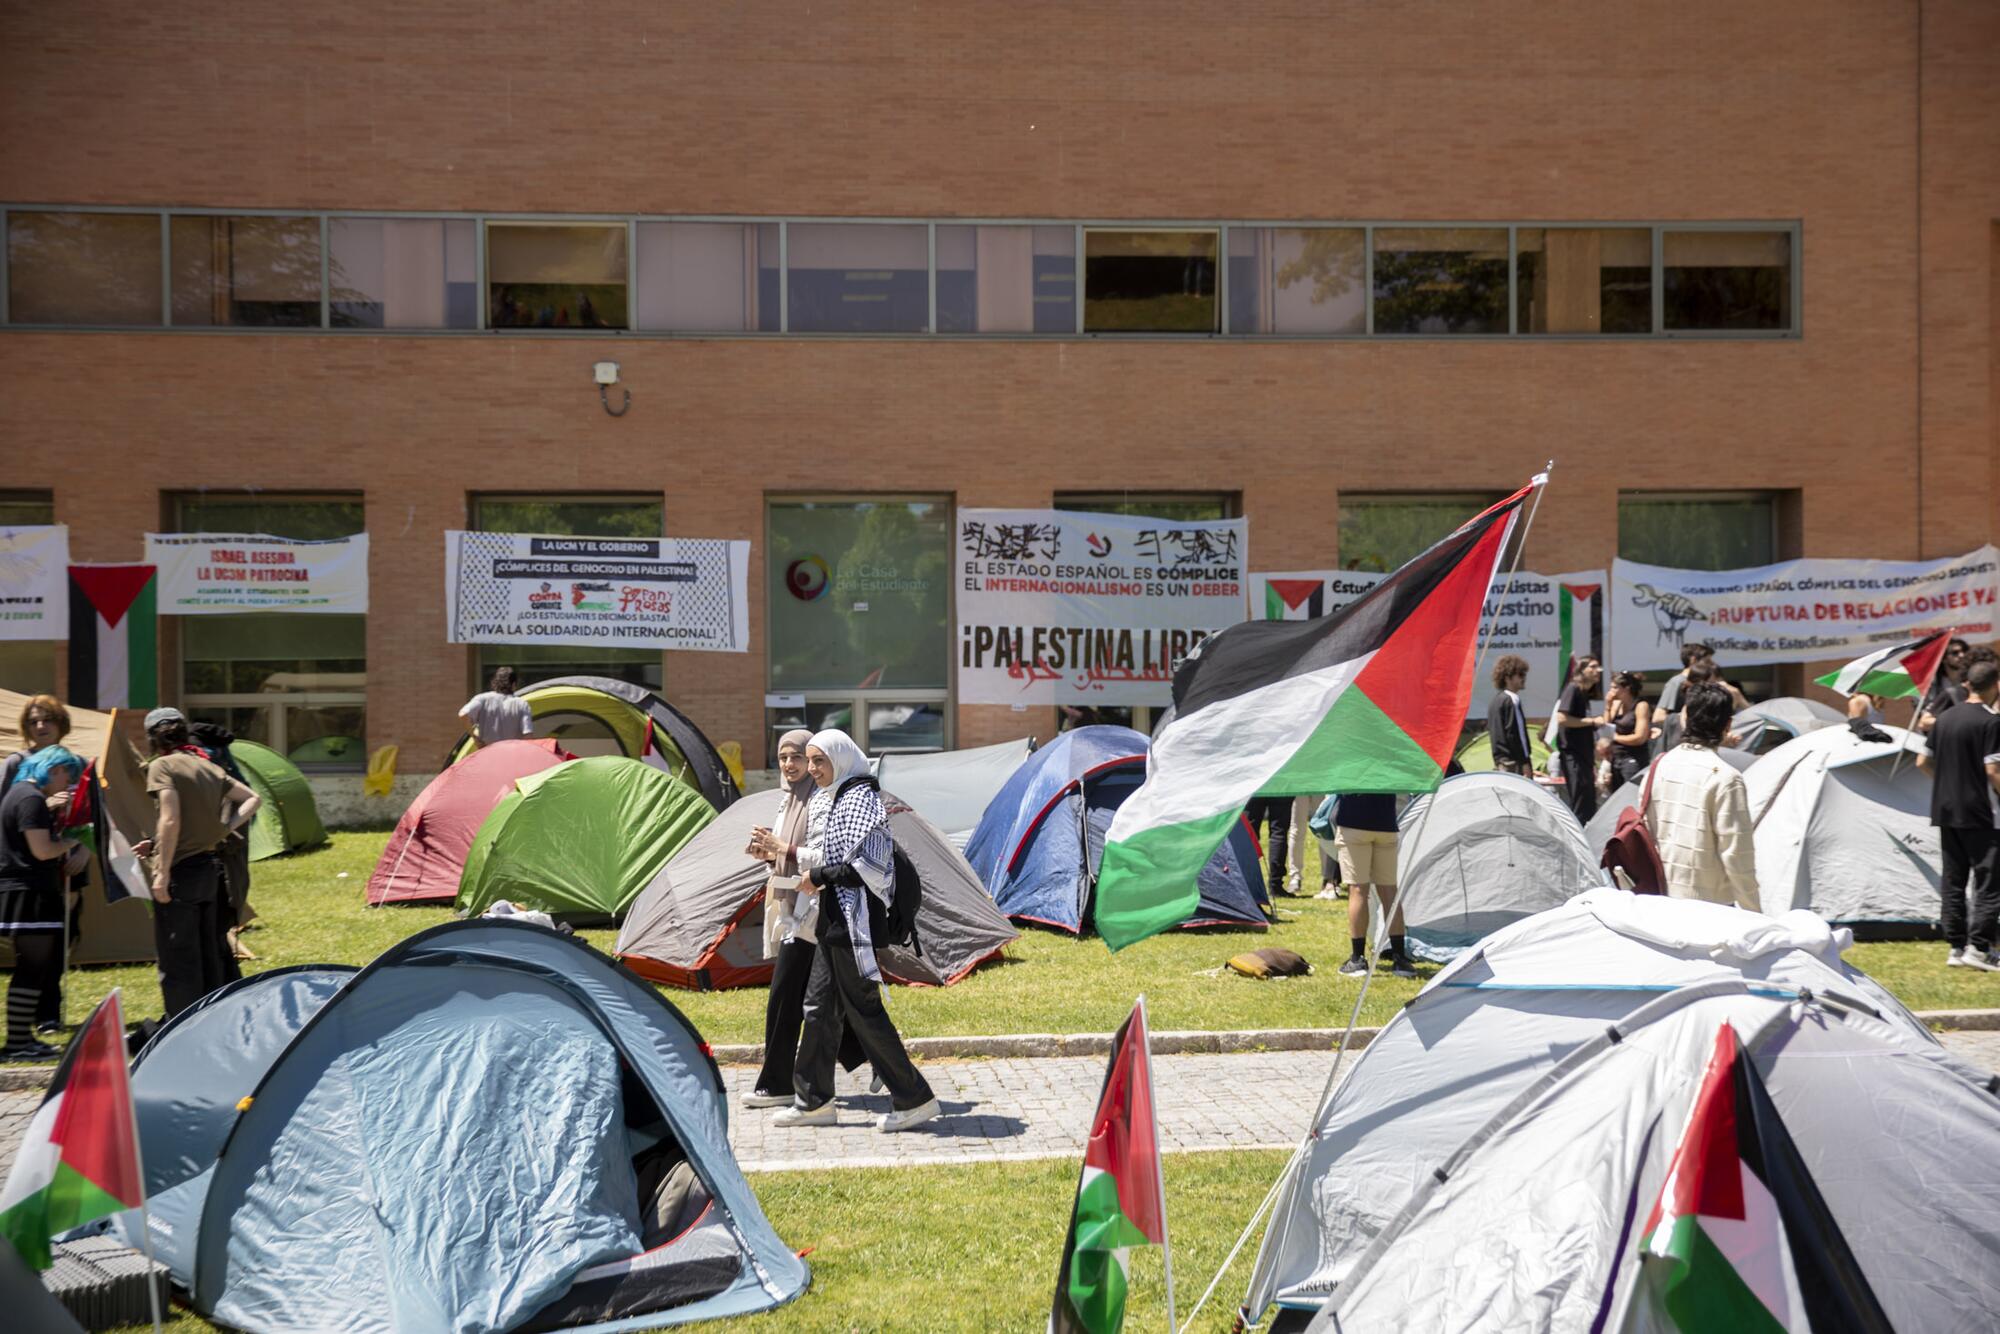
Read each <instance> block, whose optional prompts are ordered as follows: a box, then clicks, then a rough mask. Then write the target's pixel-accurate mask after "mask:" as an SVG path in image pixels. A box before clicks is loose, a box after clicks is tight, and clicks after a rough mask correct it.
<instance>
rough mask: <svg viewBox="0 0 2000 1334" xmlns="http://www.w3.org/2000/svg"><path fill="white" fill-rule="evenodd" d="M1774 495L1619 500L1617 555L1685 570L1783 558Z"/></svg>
mask: <svg viewBox="0 0 2000 1334" xmlns="http://www.w3.org/2000/svg"><path fill="white" fill-rule="evenodd" d="M1777 531H1778V524H1777V499H1776V497H1773V496H1756V495H1750V496H1746V495H1741V494H1736V495H1727V496H1714V497H1709V496H1634V495H1625V496H1620V497H1619V498H1618V554H1619V556H1620V557H1621V558H1623V559H1625V560H1634V561H1639V562H1640V563H1642V564H1645V565H1666V566H1671V567H1674V568H1676V569H1682V570H1738V569H1745V568H1749V567H1753V566H1758V565H1769V564H1771V563H1773V562H1774V561H1776V560H1777V559H1778V551H1777Z"/></svg>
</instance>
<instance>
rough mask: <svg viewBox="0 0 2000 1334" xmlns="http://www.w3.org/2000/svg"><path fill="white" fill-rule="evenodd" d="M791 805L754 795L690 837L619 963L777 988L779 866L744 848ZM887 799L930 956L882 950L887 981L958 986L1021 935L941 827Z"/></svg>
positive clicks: (643, 906) (683, 980) (650, 972)
mask: <svg viewBox="0 0 2000 1334" xmlns="http://www.w3.org/2000/svg"><path fill="white" fill-rule="evenodd" d="M783 799H784V794H783V793H782V792H775V791H773V792H753V793H751V794H750V795H748V796H746V797H744V798H743V799H742V800H740V801H738V802H737V803H736V804H735V805H733V806H731V807H730V808H729V809H728V810H726V811H724V812H723V813H722V814H721V815H718V816H717V817H716V818H715V822H714V823H713V824H711V825H709V826H708V827H707V828H706V829H704V830H702V831H701V832H700V833H699V834H696V835H695V836H694V837H693V838H691V839H689V840H688V841H687V844H686V845H685V846H684V847H682V848H681V850H680V851H679V852H677V853H675V854H674V855H673V857H672V858H671V859H670V860H669V861H668V862H667V869H666V870H665V871H664V872H663V873H661V874H660V875H659V876H656V877H655V878H654V880H653V883H652V884H650V885H648V886H647V887H646V891H645V893H643V894H641V895H640V896H639V898H638V901H637V902H635V903H634V904H633V905H632V911H631V912H630V913H628V914H627V915H626V918H625V926H624V929H623V930H621V931H619V933H618V945H617V948H616V950H615V951H614V952H615V953H616V954H617V956H618V961H619V962H620V963H622V964H624V965H625V966H626V967H627V968H630V969H631V970H632V971H633V972H635V973H637V974H639V976H641V977H644V978H649V979H651V980H652V981H655V982H660V983H664V984H665V985H667V986H673V987H693V988H696V989H698V990H702V991H707V990H710V989H711V988H716V989H720V988H723V987H746V986H762V985H764V984H765V983H767V982H769V981H770V980H771V961H770V960H768V959H766V958H765V957H764V881H765V879H766V878H767V877H768V876H769V874H770V868H769V867H768V866H766V865H765V864H764V863H763V862H760V861H757V860H755V859H753V858H751V857H748V856H746V855H744V852H743V849H744V847H745V846H746V845H748V843H749V842H750V830H751V829H752V828H754V827H756V826H757V825H763V826H765V827H767V828H769V827H771V826H773V825H775V824H776V823H777V818H778V807H779V804H780V803H781V802H782V801H783ZM882 802H883V805H884V806H886V807H887V808H888V811H889V833H890V835H891V837H893V838H894V839H895V840H896V846H897V847H898V848H900V849H901V850H902V851H903V852H904V854H905V855H907V856H908V857H909V859H910V862H911V864H912V865H914V866H915V867H916V868H917V876H918V878H919V879H920V880H922V882H923V886H924V889H923V902H922V904H921V906H920V907H919V909H918V912H917V943H918V944H919V945H920V946H921V947H922V952H921V953H916V954H913V953H911V952H910V951H909V950H906V949H902V948H900V947H890V948H886V949H880V950H879V951H878V953H879V956H880V962H881V965H882V973H883V976H885V977H887V978H888V979H889V980H891V981H894V982H906V983H909V984H911V985H913V986H928V987H944V986H950V985H951V984H952V983H953V982H956V981H958V980H959V979H960V978H962V977H964V976H965V975H966V974H967V973H969V972H971V971H972V970H973V969H974V968H976V967H977V966H978V965H979V964H981V963H983V962H984V961H986V960H987V959H990V958H992V957H993V956H994V955H996V954H998V953H999V952H1000V951H1001V949H1002V948H1003V947H1005V946H1006V945H1007V944H1008V942H1010V941H1013V940H1017V939H1019V938H1020V933H1019V932H1017V931H1015V930H1014V928H1013V927H1012V926H1010V925H1009V924H1008V922H1007V919H1006V918H1004V917H1002V916H1001V915H1000V913H999V910H998V909H996V908H995V907H994V906H993V900H992V899H990V898H988V897H987V896H986V888H985V886H983V885H981V884H980V883H979V877H978V876H976V875H974V874H973V873H972V868H971V867H970V866H968V865H966V863H965V858H964V857H962V856H960V855H959V853H958V851H957V850H956V849H955V848H953V847H952V846H951V843H950V841H949V840H948V839H946V838H945V836H944V835H943V834H941V833H939V832H938V829H937V826H935V825H933V824H932V823H931V822H930V821H928V820H926V819H924V817H923V816H921V815H919V814H917V812H916V811H914V810H912V809H911V808H910V807H909V805H908V804H907V803H905V802H903V801H901V800H899V799H898V798H896V797H894V796H891V795H889V794H888V793H884V794H883V796H882Z"/></svg>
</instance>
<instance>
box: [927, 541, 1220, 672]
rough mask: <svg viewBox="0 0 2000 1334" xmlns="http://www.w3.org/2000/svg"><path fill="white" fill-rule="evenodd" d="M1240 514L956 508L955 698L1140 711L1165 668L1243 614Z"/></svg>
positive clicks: (1172, 667)
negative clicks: (1179, 516)
mask: <svg viewBox="0 0 2000 1334" xmlns="http://www.w3.org/2000/svg"><path fill="white" fill-rule="evenodd" d="M1248 547H1249V529H1248V525H1247V523H1246V521H1245V520H1242V519H1210V520H1198V521H1193V522H1173V521H1170V520H1166V519H1148V518H1140V517H1136V516H1132V515H1124V514H1087V513H1077V512H1071V511H1067V510H990V509H972V510H960V511H959V512H958V541H957V562H958V564H957V574H958V589H957V594H958V697H959V699H960V700H961V701H962V702H964V703H967V704H1075V705H1080V706H1090V705H1097V704H1115V705H1132V704H1150V705H1164V704H1169V703H1171V702H1172V700H1173V689H1172V679H1173V669H1174V666H1175V664H1176V663H1178V662H1179V661H1180V660H1181V659H1183V658H1185V657H1186V656H1187V654H1188V651H1189V650H1190V649H1192V648H1193V647H1194V646H1195V645H1196V644H1198V643H1200V642H1201V641H1202V640H1203V639H1205V638H1207V637H1208V636H1209V635H1210V634H1211V633H1213V632H1214V631H1217V630H1220V629H1223V628H1224V627H1225V626H1231V625H1235V624H1236V623H1237V622H1238V621H1241V620H1242V619H1243V614H1244V606H1243V590H1244V571H1245V569H1246V568H1247V566H1246V562H1247V560H1248V554H1249V553H1248Z"/></svg>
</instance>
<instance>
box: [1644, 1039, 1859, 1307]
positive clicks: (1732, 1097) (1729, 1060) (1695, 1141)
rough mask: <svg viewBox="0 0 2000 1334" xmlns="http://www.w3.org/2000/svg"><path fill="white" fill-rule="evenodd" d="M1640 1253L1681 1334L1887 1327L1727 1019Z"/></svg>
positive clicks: (1653, 1288)
mask: <svg viewBox="0 0 2000 1334" xmlns="http://www.w3.org/2000/svg"><path fill="white" fill-rule="evenodd" d="M1639 1258H1640V1261H1641V1263H1642V1265H1643V1266H1644V1277H1645V1279H1646V1280H1647V1281H1648V1282H1649V1283H1650V1285H1651V1295H1652V1296H1653V1297H1654V1298H1655V1299H1657V1301H1658V1302H1659V1305H1660V1308H1661V1309H1662V1310H1663V1311H1664V1312H1665V1314H1666V1317H1667V1318H1668V1320H1669V1321H1670V1322H1671V1325H1672V1327H1673V1328H1677V1329H1680V1330H1682V1331H1685V1334H1696V1331H1701V1332H1702V1334H1707V1332H1708V1331H1713V1330H1732V1331H1741V1332H1742V1334H1777V1332H1778V1331H1802V1330H1812V1331H1814V1334H1830V1332H1831V1331H1841V1330H1853V1331H1870V1334H1874V1332H1876V1331H1879V1332H1880V1334H1889V1331H1890V1325H1889V1318H1888V1316H1887V1315H1885V1314H1884V1313H1883V1311H1882V1307H1881V1305H1880V1304H1879V1303H1878V1302H1877V1301H1876V1300H1875V1293H1874V1290H1873V1289H1871V1288H1870V1287H1869V1286H1868V1279H1867V1276H1866V1275H1864V1274H1863V1273H1862V1272H1861V1266H1860V1265H1859V1264H1857V1263H1856V1262H1855V1259H1854V1252H1853V1251H1851V1250H1849V1249H1848V1246H1847V1239H1846V1238H1845V1237H1844V1236H1842V1235H1841V1231H1840V1225H1839V1224H1838V1223H1836V1222H1835V1221H1834V1219H1833V1214H1832V1213H1831V1212H1830V1211H1829V1210H1828V1209H1827V1207H1826V1201H1825V1200H1824V1199H1823V1198H1821V1196H1820V1193H1819V1188H1818V1187H1817V1186H1815V1185H1814V1184H1813V1179H1812V1173H1811V1172H1809V1171H1807V1170H1806V1165H1805V1160H1804V1159H1803V1158H1801V1157H1800V1156H1799V1150H1798V1146H1797V1145H1796V1144H1794V1143H1793V1142H1792V1137H1791V1134H1790V1133H1789V1132H1788V1131H1787V1130H1786V1129H1785V1123H1784V1122H1783V1121H1782V1120H1780V1119H1779V1117H1778V1109H1777V1107H1776V1106H1775V1105H1774V1104H1773V1103H1772V1102H1771V1095H1770V1093H1769V1092H1768V1091H1767V1090H1766V1089H1765V1087H1764V1080H1763V1077H1762V1076H1761V1075H1759V1074H1758V1073H1757V1067H1756V1066H1755V1065H1754V1064H1753V1063H1752V1062H1751V1060H1750V1057H1749V1055H1748V1054H1747V1053H1746V1052H1744V1051H1743V1050H1742V1048H1741V1047H1739V1046H1738V1045H1737V1041H1736V1030H1735V1029H1734V1028H1731V1027H1730V1026H1729V1025H1728V1024H1724V1025H1723V1026H1722V1028H1721V1029H1720V1030H1719V1031H1718V1032H1717V1033H1716V1035H1715V1049H1714V1051H1713V1052H1712V1053H1711V1054H1710V1056H1709V1058H1708V1069H1707V1071H1706V1072H1705V1073H1704V1074H1703V1075H1702V1080H1701V1088H1700V1090H1699V1091H1698V1092H1697V1093H1696V1094H1695V1100H1694V1111H1693V1113H1692V1114H1691V1115H1690V1116H1689V1118H1688V1125H1687V1129H1686V1130H1685V1131H1684V1132H1682V1134H1681V1142H1680V1147H1679V1148H1677V1149H1675V1150H1674V1157H1673V1161H1672V1162H1670V1163H1669V1164H1668V1165H1667V1179H1666V1182H1665V1183H1664V1184H1663V1185H1662V1186H1661V1187H1660V1198H1659V1200H1658V1202H1657V1203H1655V1204H1654V1205H1653V1212H1652V1215H1651V1216H1650V1217H1648V1218H1647V1220H1646V1231H1645V1235H1644V1236H1642V1237H1640V1239H1639Z"/></svg>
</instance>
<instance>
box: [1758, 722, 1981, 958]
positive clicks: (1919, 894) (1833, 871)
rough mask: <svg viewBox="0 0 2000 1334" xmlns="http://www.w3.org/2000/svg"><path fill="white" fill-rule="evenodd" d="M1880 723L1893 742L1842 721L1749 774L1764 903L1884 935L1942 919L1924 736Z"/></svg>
mask: <svg viewBox="0 0 2000 1334" xmlns="http://www.w3.org/2000/svg"><path fill="white" fill-rule="evenodd" d="M1881 730H1882V732H1883V733H1885V734H1886V735H1887V736H1888V737H1889V738H1890V739H1889V740H1888V741H1863V740H1862V739H1861V738H1860V737H1858V736H1856V735H1855V734H1854V733H1853V731H1851V730H1850V729H1848V728H1845V727H1826V728H1821V729H1820V730H1819V731H1816V732H1808V733H1806V734H1805V735H1804V736H1802V737H1797V738H1795V739H1793V740H1791V741H1787V742H1786V743H1785V744H1784V745H1782V746H1779V747H1778V748H1777V749H1776V750H1774V751H1772V752H1771V753H1770V754H1768V755H1765V756H1763V757H1762V758H1761V759H1759V760H1758V761H1757V762H1756V763H1755V764H1753V765H1751V766H1750V769H1749V771H1748V772H1746V773H1745V774H1744V775H1743V784H1744V786H1745V787H1747V788H1748V789H1749V790H1750V817H1751V819H1752V820H1753V821H1755V822H1756V830H1757V832H1756V841H1757V888H1758V890H1759V892H1760V893H1761V894H1762V896H1763V902H1764V911H1766V912H1784V911H1785V910H1786V909H1789V908H1810V909H1812V910H1813V911H1814V912H1816V913H1818V914H1819V915H1820V916H1821V917H1824V918H1826V919H1827V920H1828V921H1830V922H1845V923H1851V924H1853V925H1855V926H1856V927H1857V928H1858V929H1859V930H1860V932H1861V933H1863V934H1867V935H1873V936H1876V937H1878V938H1879V937H1881V936H1885V935H1904V936H1909V935H1927V934H1930V932H1931V931H1932V930H1933V929H1934V928H1935V927H1936V925H1937V920H1938V911H1939V902H1940V900H1939V894H1938V890H1939V883H1940V879H1941V877H1940V875H1939V865H1938V833H1937V830H1936V828H1934V827H1933V826H1932V825H1931V780H1930V776H1929V775H1927V774H1925V773H1924V772H1922V771H1921V770H1919V769H1918V768H1917V764H1916V756H1915V754H1914V753H1913V752H1914V751H1915V749H1916V748H1917V747H1918V746H1920V745H1921V744H1922V742H1921V740H1920V739H1919V738H1917V737H1915V736H1914V735H1912V734H1911V733H1908V732H1905V731H1904V730H1903V729H1902V728H1900V727H1883V728H1882V729H1881ZM1892 775H1893V776H1892Z"/></svg>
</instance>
